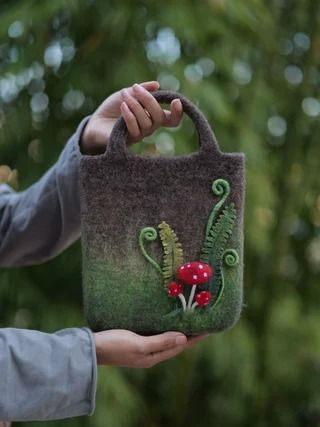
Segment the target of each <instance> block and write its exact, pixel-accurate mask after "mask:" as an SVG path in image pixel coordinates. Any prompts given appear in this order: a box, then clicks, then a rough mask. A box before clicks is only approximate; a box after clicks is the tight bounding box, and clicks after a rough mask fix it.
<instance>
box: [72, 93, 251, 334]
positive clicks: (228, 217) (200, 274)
mask: <svg viewBox="0 0 320 427" xmlns="http://www.w3.org/2000/svg"><path fill="white" fill-rule="evenodd" d="M153 95H154V96H155V98H156V99H157V100H158V101H159V102H162V103H170V102H171V101H172V100H173V99H175V98H178V97H179V98H180V99H181V101H182V105H183V110H184V112H185V113H186V114H187V115H188V116H189V117H190V118H191V120H192V121H193V123H194V125H195V126H196V129H197V132H198V142H199V151H197V152H195V153H192V154H190V155H184V156H175V157H169V158H168V157H151V156H147V155H134V154H131V153H130V152H129V151H128V149H127V145H126V137H127V129H126V126H125V122H124V120H123V119H122V118H120V119H119V120H118V121H117V123H116V124H115V126H114V129H113V131H112V134H111V137H110V141H109V143H108V146H107V149H106V152H105V153H104V154H101V155H98V156H83V158H82V160H81V167H80V186H81V211H82V249H83V297H84V308H85V314H86V318H87V320H88V323H89V326H90V327H91V328H92V329H93V330H94V331H99V330H104V329H113V328H123V329H129V330H132V331H135V332H138V333H142V334H153V333H157V332H162V331H167V330H175V331H182V332H184V333H186V334H189V335H193V334H199V333H204V332H218V331H222V330H224V329H226V328H229V327H231V326H232V325H234V323H235V322H236V321H237V320H238V318H239V316H240V312H241V306H242V272H243V221H242V219H243V197H244V155H243V154H242V153H232V154H229V153H227V154H226V153H222V152H221V151H220V150H219V147H218V143H217V141H216V139H215V136H214V134H213V132H212V130H211V128H210V125H209V124H208V122H207V120H206V119H205V117H204V116H203V114H202V113H201V112H200V111H199V110H198V108H197V107H195V106H194V105H193V104H192V103H191V102H190V101H189V100H188V99H186V98H185V97H183V96H182V95H180V94H178V93H176V92H169V91H158V92H154V93H153Z"/></svg>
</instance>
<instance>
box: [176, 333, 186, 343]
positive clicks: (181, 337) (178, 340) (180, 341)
mask: <svg viewBox="0 0 320 427" xmlns="http://www.w3.org/2000/svg"><path fill="white" fill-rule="evenodd" d="M186 343H187V337H185V336H184V335H179V336H178V337H177V338H176V345H184V344H186Z"/></svg>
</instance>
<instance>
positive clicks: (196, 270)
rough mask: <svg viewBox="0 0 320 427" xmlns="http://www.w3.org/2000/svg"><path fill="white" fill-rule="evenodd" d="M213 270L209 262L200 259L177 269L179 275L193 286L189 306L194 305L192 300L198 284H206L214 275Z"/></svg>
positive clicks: (186, 283)
mask: <svg viewBox="0 0 320 427" xmlns="http://www.w3.org/2000/svg"><path fill="white" fill-rule="evenodd" d="M212 275H213V270H212V268H211V267H210V265H209V264H206V263H204V262H199V261H192V262H187V263H186V264H183V265H181V266H180V267H179V268H178V270H177V276H178V278H179V279H180V280H181V282H183V283H184V284H185V285H190V286H192V288H191V292H190V296H189V301H188V306H187V307H188V308H191V307H192V302H193V298H194V294H195V291H196V288H197V286H201V285H204V284H205V283H207V282H208V280H209V279H210V278H211V277H212Z"/></svg>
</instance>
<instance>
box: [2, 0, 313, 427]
mask: <svg viewBox="0 0 320 427" xmlns="http://www.w3.org/2000/svg"><path fill="white" fill-rule="evenodd" d="M0 11H1V28H0V99H1V101H0V102H1V109H0V126H1V131H0V164H6V165H8V166H10V167H11V168H12V169H17V170H18V173H19V189H24V188H26V187H27V186H28V185H30V184H31V183H32V182H34V181H35V180H37V179H38V178H39V177H40V176H41V174H42V173H43V172H44V171H45V170H46V169H47V168H48V167H49V166H50V165H51V164H52V163H53V162H54V161H55V159H56V158H57V156H58V154H59V152H60V151H61V149H62V148H63V145H64V144H65V142H66V141H67V139H68V137H69V136H70V135H71V134H72V133H73V131H74V130H75V128H76V126H77V124H78V123H79V121H80V120H81V118H82V117H84V116H85V115H87V114H90V113H91V112H92V111H93V110H94V109H95V108H96V107H97V106H98V105H99V103H100V102H101V101H102V100H103V99H104V98H105V97H106V96H107V95H108V94H110V93H112V92H114V91H116V90H118V89H120V88H122V87H125V86H126V85H131V84H133V83H134V82H141V81H145V80H149V79H150V80H153V79H155V78H157V79H159V81H160V82H161V86H162V87H163V88H167V89H174V90H179V91H180V92H182V93H183V94H185V95H186V96H187V97H189V98H191V99H192V100H193V101H194V102H196V103H197V104H198V105H199V107H200V108H201V109H202V110H203V112H204V113H205V115H206V116H207V118H208V119H209V121H210V123H211V124H212V125H213V127H214V130H215V133H216V135H217V136H218V140H219V141H220V145H221V148H222V150H223V151H229V152H230V151H243V152H245V153H246V157H247V197H246V221H245V236H246V239H245V307H244V310H243V316H242V319H241V321H240V322H239V323H238V325H237V326H236V327H235V328H234V329H233V330H232V331H228V332H226V333H224V334H221V335H217V336H214V337H210V338H207V339H206V341H205V342H203V343H202V344H200V345H198V347H196V348H195V349H193V350H192V351H188V352H186V353H184V354H182V355H181V356H179V357H177V358H176V359H174V360H171V361H168V362H166V363H164V364H162V365H160V366H157V367H155V368H153V369H152V370H147V371H142V370H136V371H134V370H126V369H114V368H105V369H101V371H100V375H99V389H98V393H97V404H96V411H95V414H94V416H92V417H90V418H77V419H73V420H67V421H59V422H52V423H51V425H59V426H60V425H61V426H62V425H68V426H96V427H100V426H101V427H102V426H106V425H107V426H108V427H135V426H139V427H160V426H166V427H170V426H175V427H179V426H184V425H188V426H195V427H201V426H206V427H207V426H209V425H216V426H224V427H233V426H237V427H240V426H243V427H244V426H246V427H247V426H255V427H264V426H277V427H282V426H283V427H287V426H291V427H296V426H304V427H306V426H312V427H315V426H320V387H319V384H320V311H319V304H320V286H319V285H320V280H319V279H320V278H319V273H320V178H319V159H320V144H319V137H320V130H319V118H320V98H319V95H320V94H319V91H320V68H319V66H320V6H319V3H318V2H317V1H314V0H304V1H298V0H270V1H263V0H206V1H198V2H196V1H194V0H184V1H183V2H182V1H181V2H179V1H167V2H160V1H156V0H149V1H142V0H139V1H136V2H130V1H129V0H126V1H122V2H121V1H112V0H104V1H103V0H82V1H80V0H69V1H68V2H66V1H61V0H55V1H51V0H42V1H41V2H36V1H31V0H24V1H22V0H20V1H18V0H15V1H14V0H12V1H10V2H1V5H0ZM196 141H197V138H196V135H195V131H194V126H193V124H192V123H191V122H190V121H189V120H184V124H183V126H182V127H181V128H179V129H178V130H168V129H161V130H160V131H158V132H157V134H156V135H154V137H152V138H148V139H147V140H146V141H144V142H143V143H141V144H140V145H139V146H137V147H136V148H135V149H136V150H140V151H142V152H146V151H148V152H154V153H155V154H162V155H168V154H176V155H178V154H180V153H187V152H190V151H193V150H196V149H197V143H196ZM6 170H7V169H6ZM2 175H3V169H2ZM15 178H16V177H15ZM15 181H16V179H15ZM0 280H1V286H0V301H1V303H0V304H1V310H0V322H1V325H2V326H9V325H11V326H15V327H22V328H32V329H41V330H43V331H54V330H57V329H59V328H65V327H69V326H77V325H82V324H83V322H84V320H83V317H82V296H81V254H80V247H79V244H76V245H74V246H73V247H72V248H70V249H68V250H67V251H66V252H65V253H64V254H62V255H61V256H59V257H58V258H56V259H55V260H53V261H51V262H48V263H46V264H44V265H41V266H37V267H32V268H31V267H30V268H23V269H16V270H2V271H1V273H0ZM29 425H30V426H31V425H33V423H29ZM34 425H36V424H34Z"/></svg>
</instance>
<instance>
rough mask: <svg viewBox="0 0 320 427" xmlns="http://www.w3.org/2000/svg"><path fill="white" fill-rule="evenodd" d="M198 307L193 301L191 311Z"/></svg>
mask: <svg viewBox="0 0 320 427" xmlns="http://www.w3.org/2000/svg"><path fill="white" fill-rule="evenodd" d="M198 305H199V304H198V303H197V301H195V302H194V303H193V304H192V306H191V310H194V309H195V308H196V307H197V306H198Z"/></svg>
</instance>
